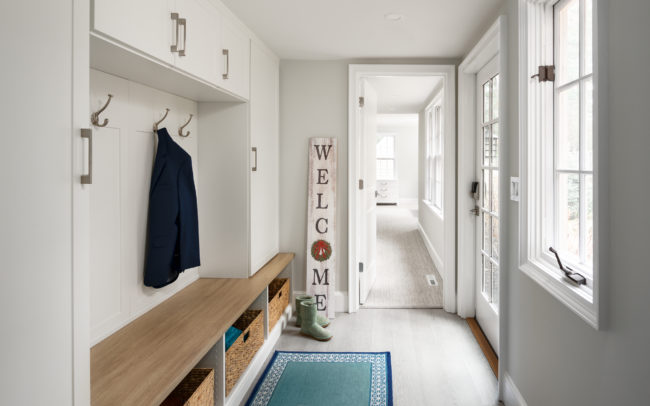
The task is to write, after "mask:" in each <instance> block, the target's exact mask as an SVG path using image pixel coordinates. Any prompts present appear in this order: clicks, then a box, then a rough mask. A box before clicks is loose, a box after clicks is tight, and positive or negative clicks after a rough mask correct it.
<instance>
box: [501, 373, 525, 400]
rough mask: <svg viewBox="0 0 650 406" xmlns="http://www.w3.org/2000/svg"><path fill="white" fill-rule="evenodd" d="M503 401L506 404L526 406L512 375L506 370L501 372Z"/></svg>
mask: <svg viewBox="0 0 650 406" xmlns="http://www.w3.org/2000/svg"><path fill="white" fill-rule="evenodd" d="M503 382H504V383H503V399H502V400H503V403H504V404H505V405H506V406H528V403H526V399H524V397H523V396H522V394H521V392H519V388H517V385H515V382H514V381H513V380H512V377H511V376H510V374H508V373H507V372H504V373H503Z"/></svg>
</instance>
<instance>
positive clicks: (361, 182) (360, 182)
mask: <svg viewBox="0 0 650 406" xmlns="http://www.w3.org/2000/svg"><path fill="white" fill-rule="evenodd" d="M359 190H363V179H359Z"/></svg>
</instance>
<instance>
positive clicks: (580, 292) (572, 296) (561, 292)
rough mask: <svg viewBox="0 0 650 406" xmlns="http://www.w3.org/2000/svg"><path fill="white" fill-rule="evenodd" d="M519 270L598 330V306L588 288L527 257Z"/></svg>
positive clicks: (557, 270)
mask: <svg viewBox="0 0 650 406" xmlns="http://www.w3.org/2000/svg"><path fill="white" fill-rule="evenodd" d="M519 270H521V271H522V272H523V273H525V274H526V275H528V276H529V277H530V278H531V279H532V280H534V281H535V282H537V283H538V284H539V285H540V286H541V287H542V288H544V289H546V291H547V292H549V293H550V294H551V295H553V296H554V297H555V298H556V299H557V300H559V301H560V302H562V303H563V304H564V305H565V306H567V307H568V308H569V309H570V310H571V311H573V312H574V313H576V314H577V315H578V316H580V317H581V318H582V319H583V320H584V321H586V322H587V323H588V324H589V325H590V326H591V327H593V328H594V329H596V330H598V306H597V303H595V302H594V295H593V291H592V290H591V289H590V288H587V287H584V286H577V285H574V284H572V283H571V282H569V281H568V280H567V279H566V278H564V276H562V275H561V273H560V271H559V269H553V268H552V267H549V266H548V265H547V264H545V263H543V262H542V261H532V260H530V259H529V260H528V261H527V262H525V263H524V264H521V265H520V266H519Z"/></svg>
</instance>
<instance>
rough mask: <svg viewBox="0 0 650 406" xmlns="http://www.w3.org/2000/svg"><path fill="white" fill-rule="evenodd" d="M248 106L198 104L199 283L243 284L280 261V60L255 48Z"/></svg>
mask: <svg viewBox="0 0 650 406" xmlns="http://www.w3.org/2000/svg"><path fill="white" fill-rule="evenodd" d="M251 49H252V58H251V78H252V79H251V89H250V94H251V97H250V103H248V104H243V103H200V104H199V129H198V130H199V134H201V136H200V137H199V147H198V150H199V173H200V177H199V190H200V193H199V218H200V224H199V229H200V230H199V232H200V241H201V269H200V271H199V273H200V275H201V276H202V277H219V278H225V277H227V278H246V277H249V276H250V275H252V274H254V273H255V272H257V270H259V268H260V267H261V266H262V265H264V263H266V262H267V261H268V260H270V259H271V258H272V257H273V256H274V255H275V254H277V253H278V247H279V242H278V239H279V234H278V233H279V232H278V230H279V224H278V217H279V213H278V212H279V194H278V186H279V178H278V176H279V170H278V150H279V139H278V131H279V130H278V88H279V74H278V72H279V64H278V60H277V59H276V58H275V57H274V56H272V55H271V54H270V53H267V52H266V51H265V50H264V49H263V46H261V45H257V44H255V43H253V44H252V47H251Z"/></svg>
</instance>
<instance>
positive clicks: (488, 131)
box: [476, 57, 500, 355]
mask: <svg viewBox="0 0 650 406" xmlns="http://www.w3.org/2000/svg"><path fill="white" fill-rule="evenodd" d="M476 84H477V104H476V105H477V108H478V110H477V115H476V117H477V140H478V142H477V144H476V145H477V151H476V152H477V154H476V156H477V164H476V168H477V174H476V175H477V179H478V181H479V189H478V191H479V199H478V201H477V202H476V204H477V207H478V210H477V214H478V216H477V217H476V220H477V222H476V282H477V283H476V319H477V321H478V323H479V325H480V326H481V329H482V330H483V332H484V333H485V336H486V337H487V339H488V341H490V344H491V345H492V348H493V349H494V350H495V352H496V353H497V355H498V353H499V247H500V232H499V230H500V224H499V158H500V157H499V148H500V147H499V142H500V141H499V62H498V57H495V58H494V59H493V60H492V61H490V62H489V63H488V64H487V65H485V67H483V69H481V71H480V72H479V73H478V75H477V80H476Z"/></svg>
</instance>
